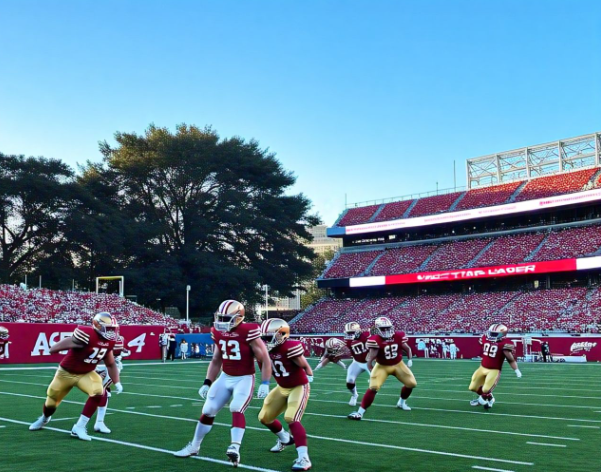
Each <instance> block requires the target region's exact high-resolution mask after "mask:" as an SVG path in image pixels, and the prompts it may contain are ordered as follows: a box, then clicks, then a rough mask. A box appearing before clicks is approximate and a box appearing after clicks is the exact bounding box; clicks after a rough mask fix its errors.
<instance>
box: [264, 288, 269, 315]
mask: <svg viewBox="0 0 601 472" xmlns="http://www.w3.org/2000/svg"><path fill="white" fill-rule="evenodd" d="M263 290H265V319H266V320H268V319H269V285H267V284H265V285H263Z"/></svg>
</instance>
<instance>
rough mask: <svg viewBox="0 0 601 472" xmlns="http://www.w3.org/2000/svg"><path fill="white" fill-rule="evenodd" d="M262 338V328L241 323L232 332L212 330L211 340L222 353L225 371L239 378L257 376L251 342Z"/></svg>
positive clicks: (252, 324) (253, 324)
mask: <svg viewBox="0 0 601 472" xmlns="http://www.w3.org/2000/svg"><path fill="white" fill-rule="evenodd" d="M260 337H261V328H260V327H259V325H258V324H255V323H240V324H239V325H238V326H236V327H235V328H234V329H233V330H232V331H227V332H222V331H217V330H216V329H215V328H214V327H213V328H211V338H213V341H215V344H216V346H217V348H218V349H219V350H220V351H221V358H222V359H223V371H224V372H225V373H226V374H227V375H232V376H234V377H239V376H241V375H254V374H255V355H254V353H253V350H252V348H251V347H250V342H251V341H253V340H255V339H259V338H260Z"/></svg>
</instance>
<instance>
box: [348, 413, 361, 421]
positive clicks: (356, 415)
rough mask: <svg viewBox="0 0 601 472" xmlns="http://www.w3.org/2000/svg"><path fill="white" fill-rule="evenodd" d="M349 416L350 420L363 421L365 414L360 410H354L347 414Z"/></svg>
mask: <svg viewBox="0 0 601 472" xmlns="http://www.w3.org/2000/svg"><path fill="white" fill-rule="evenodd" d="M347 418H348V419H349V420H355V421H361V420H362V419H363V415H362V414H361V413H359V412H358V411H353V412H352V413H350V414H349V415H348V416H347Z"/></svg>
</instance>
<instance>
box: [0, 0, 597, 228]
mask: <svg viewBox="0 0 601 472" xmlns="http://www.w3.org/2000/svg"><path fill="white" fill-rule="evenodd" d="M151 122H154V123H155V124H157V125H160V126H168V127H171V128H173V127H174V125H175V124H177V123H182V122H186V123H193V124H197V125H200V126H204V125H205V124H211V125H212V126H213V127H214V128H215V129H216V130H217V131H218V132H219V133H220V134H221V136H232V135H240V136H243V137H245V138H256V139H258V140H259V141H260V142H261V144H262V145H264V146H266V147H269V148H270V149H271V150H272V151H274V152H276V153H277V155H278V158H279V159H280V160H281V161H282V163H283V164H284V166H285V167H286V168H287V169H290V170H292V171H294V173H295V174H296V175H297V176H298V182H297V185H296V187H295V189H294V190H295V191H301V192H303V193H305V194H306V195H308V196H309V197H310V198H311V199H312V200H313V202H314V205H315V207H314V209H315V211H318V212H319V213H320V214H321V215H322V217H323V218H324V221H325V222H326V223H327V224H332V223H333V222H334V220H335V218H336V216H337V215H338V213H339V212H340V211H341V210H342V209H343V206H344V196H345V193H346V194H347V195H348V201H349V202H356V201H363V200H368V199H376V198H385V197H392V196H395V195H404V194H408V193H412V192H420V191H428V190H433V189H434V188H435V186H436V182H437V181H438V182H439V187H440V188H445V187H451V186H452V185H453V160H456V161H457V170H458V172H457V174H458V185H464V184H465V175H464V174H465V171H464V168H465V167H464V165H465V159H466V158H469V157H476V156H480V155H484V154H488V153H492V152H497V151H503V150H508V149H513V148H516V147H521V146H525V145H531V144H538V143H541V142H546V141H552V140H556V139H559V138H566V137H571V136H576V135H580V134H585V133H589V132H593V131H599V130H601V2H600V1H597V0H593V1H584V0H581V1H579V0H571V1H568V0H565V1H552V0H540V1H536V0H530V1H524V0H519V1H507V0H503V1H451V0H440V1H427V0H420V1H418V0H414V1H381V0H364V1H343V0H337V1H326V0H319V1H318V0H314V1H310V0H303V1H300V0H297V1H284V0H273V1H266V0H253V1H250V0H249V1H223V0H220V1H202V0H199V1H182V0H179V1H167V0H163V1H149V0H138V1H126V0H119V1H66V0H60V1H50V0H44V1H28V0H1V1H0V151H1V152H4V153H18V154H26V155H44V156H47V157H56V158H60V159H62V160H64V161H66V162H67V163H69V164H71V165H73V166H75V164H76V163H78V162H79V163H83V162H85V161H86V160H93V161H94V160H99V159H100V155H99V152H98V145H97V143H98V141H99V140H104V139H108V140H110V139H111V138H112V136H113V133H114V132H115V131H117V130H119V131H136V132H142V131H143V130H144V129H145V128H146V127H147V126H148V124H149V123H151Z"/></svg>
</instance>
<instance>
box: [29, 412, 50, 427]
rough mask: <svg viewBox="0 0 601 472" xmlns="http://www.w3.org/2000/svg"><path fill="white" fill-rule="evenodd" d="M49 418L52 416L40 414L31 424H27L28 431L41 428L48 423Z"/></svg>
mask: <svg viewBox="0 0 601 472" xmlns="http://www.w3.org/2000/svg"><path fill="white" fill-rule="evenodd" d="M50 418H52V416H49V417H48V418H46V417H45V416H44V415H42V416H40V417H39V418H38V419H37V420H35V421H34V422H33V423H31V425H29V431H37V430H38V429H42V428H43V427H44V426H46V425H47V424H48V423H50Z"/></svg>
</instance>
